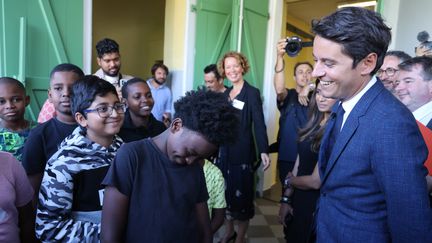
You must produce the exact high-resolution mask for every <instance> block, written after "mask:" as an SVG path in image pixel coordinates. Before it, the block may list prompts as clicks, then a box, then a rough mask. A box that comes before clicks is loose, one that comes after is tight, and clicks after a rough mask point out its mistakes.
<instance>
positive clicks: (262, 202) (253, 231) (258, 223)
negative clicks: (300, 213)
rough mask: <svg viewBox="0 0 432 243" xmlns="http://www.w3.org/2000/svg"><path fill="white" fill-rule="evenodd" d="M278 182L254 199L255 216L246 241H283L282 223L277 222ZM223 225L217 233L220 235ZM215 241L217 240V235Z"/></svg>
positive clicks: (265, 242)
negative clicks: (261, 195)
mask: <svg viewBox="0 0 432 243" xmlns="http://www.w3.org/2000/svg"><path fill="white" fill-rule="evenodd" d="M280 192H281V188H280V184H277V185H275V186H273V187H272V188H271V189H270V190H268V191H265V192H264V195H263V197H260V198H257V199H256V200H255V204H256V208H255V217H254V218H253V219H252V220H251V221H250V225H249V229H248V234H247V242H248V243H279V242H285V240H284V237H283V229H282V225H281V224H279V222H278V216H277V215H278V213H279V199H280ZM223 230H224V229H223V227H222V228H221V229H220V230H219V231H220V232H218V233H219V234H218V235H222V233H223ZM215 242H218V240H217V237H216V240H215Z"/></svg>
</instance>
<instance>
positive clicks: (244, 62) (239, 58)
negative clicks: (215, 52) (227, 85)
mask: <svg viewBox="0 0 432 243" xmlns="http://www.w3.org/2000/svg"><path fill="white" fill-rule="evenodd" d="M228 57H234V58H235V59H236V60H237V61H238V62H239V63H240V65H241V67H242V68H243V75H244V74H246V73H247V72H248V71H249V68H250V66H249V62H248V60H247V58H246V57H245V55H243V54H242V53H240V52H236V51H230V52H227V53H225V55H223V57H222V58H221V59H220V60H219V63H218V71H219V73H220V75H221V76H222V77H223V78H226V75H225V59H226V58H228Z"/></svg>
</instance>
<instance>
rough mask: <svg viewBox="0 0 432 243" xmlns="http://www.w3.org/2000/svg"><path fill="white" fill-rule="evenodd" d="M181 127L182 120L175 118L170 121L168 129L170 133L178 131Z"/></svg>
mask: <svg viewBox="0 0 432 243" xmlns="http://www.w3.org/2000/svg"><path fill="white" fill-rule="evenodd" d="M182 127H183V121H182V120H181V119H180V118H176V119H174V120H173V121H172V122H171V125H170V127H169V129H170V131H171V132H172V133H175V132H178V131H180V129H181V128H182Z"/></svg>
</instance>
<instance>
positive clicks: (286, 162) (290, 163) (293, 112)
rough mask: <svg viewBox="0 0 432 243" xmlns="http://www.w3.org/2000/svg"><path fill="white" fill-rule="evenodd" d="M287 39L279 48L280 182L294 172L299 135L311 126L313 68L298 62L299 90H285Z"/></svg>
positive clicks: (276, 74) (296, 71)
mask: <svg viewBox="0 0 432 243" xmlns="http://www.w3.org/2000/svg"><path fill="white" fill-rule="evenodd" d="M287 43H288V41H287V39H281V40H279V41H278V44H277V58H276V65H275V76H274V88H275V91H276V95H277V106H278V109H279V111H280V114H281V115H280V119H279V133H278V139H277V143H278V169H279V179H280V180H281V182H283V180H284V178H285V176H286V175H287V173H288V172H290V171H292V169H293V167H294V163H295V160H296V157H297V138H298V135H297V131H298V129H299V128H300V127H303V126H304V125H305V124H306V122H307V111H308V103H309V93H310V91H311V90H312V89H313V87H314V86H313V85H310V84H311V79H312V75H311V73H312V69H313V67H312V65H311V64H310V63H309V62H298V63H296V65H295V66H294V80H295V81H296V87H295V88H294V89H287V88H286V87H285V73H284V70H285V62H284V59H283V58H284V54H285V52H286V50H285V49H286V46H287Z"/></svg>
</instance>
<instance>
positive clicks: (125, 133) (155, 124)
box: [118, 110, 166, 143]
mask: <svg viewBox="0 0 432 243" xmlns="http://www.w3.org/2000/svg"><path fill="white" fill-rule="evenodd" d="M165 130H166V127H165V125H164V124H163V123H162V122H160V121H158V120H156V118H154V116H153V114H150V116H149V122H148V124H147V126H146V127H136V126H135V125H134V124H133V123H132V120H131V117H130V113H129V110H127V111H126V113H125V119H124V122H123V126H122V127H121V129H120V132H119V133H118V135H119V137H121V138H122V139H123V141H124V142H126V143H128V142H132V141H137V140H140V139H143V138H148V137H154V136H157V135H159V134H161V133H162V132H163V131H165Z"/></svg>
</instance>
